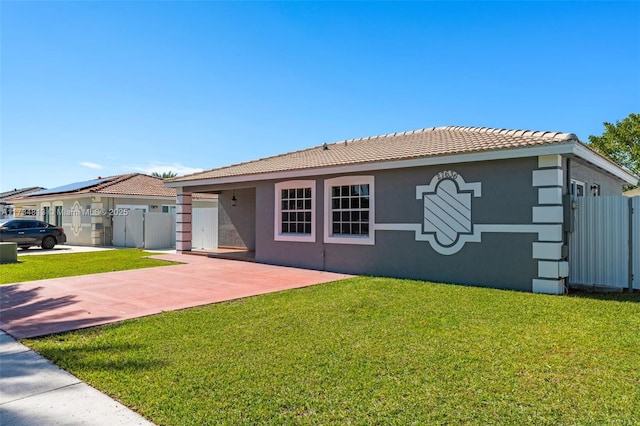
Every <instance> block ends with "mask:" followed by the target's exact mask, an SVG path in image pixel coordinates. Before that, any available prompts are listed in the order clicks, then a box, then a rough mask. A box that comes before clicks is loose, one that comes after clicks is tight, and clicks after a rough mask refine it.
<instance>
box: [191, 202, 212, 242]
mask: <svg viewBox="0 0 640 426" xmlns="http://www.w3.org/2000/svg"><path fill="white" fill-rule="evenodd" d="M191 218H192V219H191V246H192V248H194V249H208V248H218V209H217V208H197V209H193V211H192V213H191Z"/></svg>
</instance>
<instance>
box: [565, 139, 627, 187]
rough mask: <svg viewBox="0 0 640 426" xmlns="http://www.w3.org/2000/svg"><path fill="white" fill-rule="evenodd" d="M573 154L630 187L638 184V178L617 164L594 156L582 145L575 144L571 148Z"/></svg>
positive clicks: (599, 156) (594, 154)
mask: <svg viewBox="0 0 640 426" xmlns="http://www.w3.org/2000/svg"><path fill="white" fill-rule="evenodd" d="M573 153H574V154H575V155H576V156H578V157H580V158H582V159H584V160H586V161H587V162H589V163H591V164H593V165H594V166H596V167H599V168H601V169H603V170H604V171H606V172H608V173H611V174H612V175H614V176H615V177H617V178H618V179H621V180H623V181H625V182H627V183H628V184H630V185H637V184H638V177H637V176H634V175H633V174H631V173H629V172H627V171H626V170H624V169H622V168H620V166H618V165H617V164H615V163H613V162H612V161H610V160H608V159H606V158H604V157H602V156H601V155H598V154H596V153H595V152H593V151H591V150H590V149H589V148H587V147H586V146H584V145H582V144H575V145H574V147H573Z"/></svg>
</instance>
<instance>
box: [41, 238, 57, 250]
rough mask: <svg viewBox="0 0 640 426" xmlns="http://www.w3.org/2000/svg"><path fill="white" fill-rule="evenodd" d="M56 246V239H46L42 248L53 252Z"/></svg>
mask: <svg viewBox="0 0 640 426" xmlns="http://www.w3.org/2000/svg"><path fill="white" fill-rule="evenodd" d="M55 245H56V239H55V238H53V237H44V240H42V248H43V249H45V250H51V249H52V248H53V247H54V246H55Z"/></svg>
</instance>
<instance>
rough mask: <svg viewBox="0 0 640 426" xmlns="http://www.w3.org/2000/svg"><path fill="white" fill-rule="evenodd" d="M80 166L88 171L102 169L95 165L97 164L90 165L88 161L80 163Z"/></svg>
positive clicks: (100, 166)
mask: <svg viewBox="0 0 640 426" xmlns="http://www.w3.org/2000/svg"><path fill="white" fill-rule="evenodd" d="M80 165H81V166H84V167H88V168H90V169H101V168H102V165H100V164H97V163H92V162H90V161H82V162H81V163H80Z"/></svg>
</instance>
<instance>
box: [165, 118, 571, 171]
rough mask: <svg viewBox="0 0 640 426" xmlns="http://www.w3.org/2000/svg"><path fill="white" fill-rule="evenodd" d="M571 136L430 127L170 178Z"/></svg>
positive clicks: (555, 141)
mask: <svg viewBox="0 0 640 426" xmlns="http://www.w3.org/2000/svg"><path fill="white" fill-rule="evenodd" d="M576 141H578V137H577V136H576V135H574V134H573V133H560V132H539V131H531V130H505V129H493V128H487V127H458V126H447V127H431V128H426V129H420V130H414V131H410V132H402V133H390V134H387V135H381V136H371V137H368V138H360V139H349V140H344V141H340V142H335V143H331V144H323V145H320V146H316V147H313V148H309V149H305V150H301V151H295V152H290V153H286V154H282V155H277V156H274V157H268V158H262V159H259V160H255V161H249V162H246V163H240V164H235V165H231V166H226V167H221V168H217V169H213V170H207V171H204V172H200V173H194V174H191V175H186V176H182V177H179V178H174V179H170V180H168V181H167V182H186V181H193V180H202V179H216V178H224V177H231V176H242V175H256V174H261V173H271V172H282V171H292V170H302V169H312V168H321V167H330V166H342V165H353V164H362V163H375V162H382V161H394V160H408V159H414V158H425V157H435V156H443V155H453V154H462V153H472V152H481V151H494V150H504V149H512V148H522V147H531V146H537V145H544V144H558V143H567V142H576Z"/></svg>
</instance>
